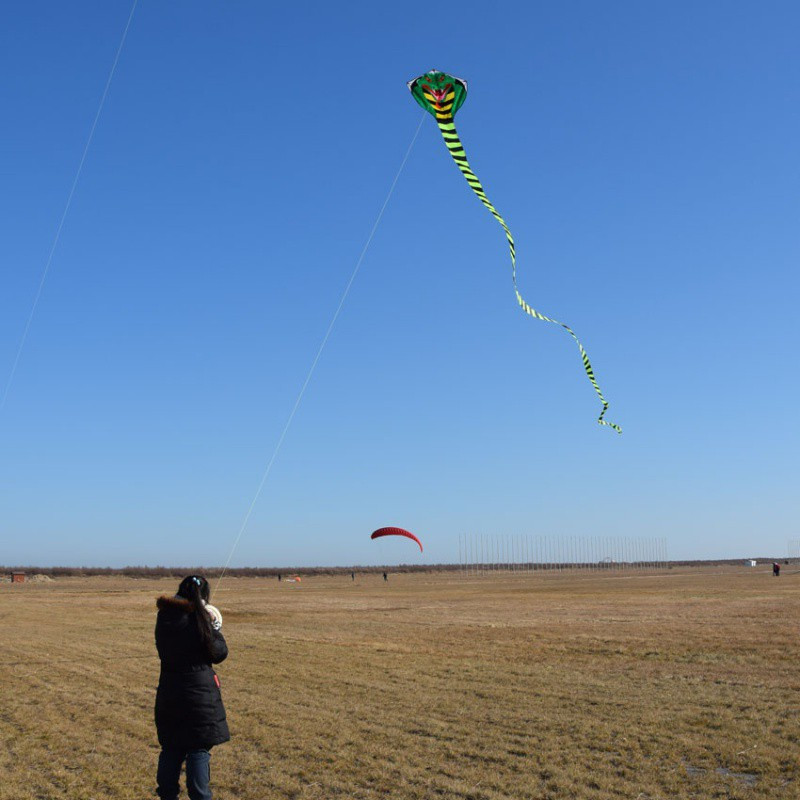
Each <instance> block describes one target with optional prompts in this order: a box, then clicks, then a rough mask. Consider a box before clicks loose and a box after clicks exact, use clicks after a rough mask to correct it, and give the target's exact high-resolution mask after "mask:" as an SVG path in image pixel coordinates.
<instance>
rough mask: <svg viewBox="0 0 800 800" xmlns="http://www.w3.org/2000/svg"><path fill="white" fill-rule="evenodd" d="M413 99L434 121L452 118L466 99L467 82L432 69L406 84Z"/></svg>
mask: <svg viewBox="0 0 800 800" xmlns="http://www.w3.org/2000/svg"><path fill="white" fill-rule="evenodd" d="M408 88H409V89H410V90H411V94H412V95H414V99H415V100H416V101H417V102H418V103H419V104H420V105H421V106H422V107H423V108H424V109H425V110H426V111H428V112H429V113H431V114H433V116H434V117H436V119H447V118H449V117H454V116H455V115H456V111H458V109H459V108H461V106H462V105H463V104H464V101H465V100H466V99H467V82H466V81H464V80H461V78H454V77H453V76H452V75H448V74H447V73H446V72H439V70H437V69H432V70H431V71H430V72H426V73H425V74H424V75H420V76H419V78H414V80H413V81H409V82H408Z"/></svg>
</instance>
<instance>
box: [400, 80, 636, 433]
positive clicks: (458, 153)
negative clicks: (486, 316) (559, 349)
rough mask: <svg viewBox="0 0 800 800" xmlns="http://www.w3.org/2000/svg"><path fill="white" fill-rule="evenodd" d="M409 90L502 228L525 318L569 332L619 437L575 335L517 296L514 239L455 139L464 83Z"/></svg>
mask: <svg viewBox="0 0 800 800" xmlns="http://www.w3.org/2000/svg"><path fill="white" fill-rule="evenodd" d="M408 88H409V89H410V90H411V94H412V95H413V96H414V99H415V100H416V101H417V102H418V103H419V104H420V105H421V106H422V107H423V108H424V109H425V110H426V111H428V112H430V113H431V114H432V115H433V117H434V119H435V120H436V124H437V125H438V126H439V130H440V131H441V132H442V137H443V138H444V143H445V144H446V145H447V149H448V150H449V151H450V155H451V156H452V157H453V160H454V161H455V162H456V166H457V167H458V168H459V169H460V170H461V173H462V174H463V176H464V177H465V178H466V179H467V183H468V184H469V185H470V187H471V188H472V191H473V192H475V194H476V195H477V196H478V199H479V200H480V201H481V203H483V204H484V205H485V206H486V208H488V209H489V211H490V212H491V213H492V216H494V218H495V219H496V220H497V221H498V222H499V223H500V225H502V226H503V230H504V231H505V233H506V239H508V249H509V251H510V253H511V277H512V280H513V281H514V292H515V293H516V295H517V302H518V303H519V305H520V307H521V308H522V310H523V311H524V312H525V313H526V314H529V315H530V316H532V317H535V318H536V319H541V320H544V321H545V322H554V323H555V324H556V325H560V326H561V327H562V328H564V329H566V330H567V331H568V332H569V334H570V336H572V338H573V339H574V340H575V342H576V343H577V345H578V349H579V350H580V352H581V359H582V360H583V368H584V370H586V375H587V377H588V378H589V380H590V381H591V382H592V386H594V390H595V391H596V392H597V396H598V397H599V398H600V402H601V403H602V404H603V410H602V411H601V412H600V416H599V417H598V419H597V421H598V422H599V423H600V424H601V425H608V427H610V428H613V429H614V430H615V431H616V432H617V433H622V428H620V426H619V425H616V424H615V423H613V422H608V421H606V420H605V419H603V417H604V416H605V413H606V411H607V409H608V401H607V400H606V399H605V397H603V393H602V392H601V391H600V387H599V386H598V384H597V381H596V380H595V377H594V371H593V370H592V365H591V363H589V356H588V355H586V350H584V349H583V345H582V344H581V343H580V340H579V339H578V337H577V336H576V335H575V332H574V331H573V330H572V328H570V327H569V325H565V324H564V323H563V322H559V321H558V320H556V319H551V318H550V317H546V316H545V315H544V314H541V313H540V312H538V311H537V310H536V309H535V308H532V307H531V306H530V305H529V304H528V303H527V302H526V301H525V299H524V298H523V297H522V295H521V294H520V293H519V289H518V288H517V261H516V256H515V254H514V239H513V238H512V236H511V231H510V230H509V229H508V225H506V223H505V220H504V219H503V218H502V217H501V216H500V214H499V213H498V212H497V209H496V208H495V207H494V206H493V205H492V204H491V203H490V202H489V198H488V197H487V196H486V192H484V190H483V186H481V182H480V181H479V180H478V178H477V177H476V176H475V173H474V172H473V171H472V170H471V169H470V166H469V162H468V161H467V154H466V153H465V152H464V146H463V145H462V144H461V140H460V139H459V138H458V133H457V132H456V126H455V122H454V121H453V118H454V117H455V115H456V112H457V111H458V109H459V108H461V106H462V105H463V104H464V100H466V99H467V82H466V81H464V80H461V78H455V77H453V76H452V75H447V74H446V73H444V72H439V71H438V70H435V69H432V70H431V71H430V72H426V73H425V74H424V75H420V76H419V78H414V80H413V81H409V82H408Z"/></svg>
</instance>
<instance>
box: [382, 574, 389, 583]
mask: <svg viewBox="0 0 800 800" xmlns="http://www.w3.org/2000/svg"><path fill="white" fill-rule="evenodd" d="M383 579H384V580H385V581H388V580H389V576H388V575H387V574H386V573H385V572H384V573H383Z"/></svg>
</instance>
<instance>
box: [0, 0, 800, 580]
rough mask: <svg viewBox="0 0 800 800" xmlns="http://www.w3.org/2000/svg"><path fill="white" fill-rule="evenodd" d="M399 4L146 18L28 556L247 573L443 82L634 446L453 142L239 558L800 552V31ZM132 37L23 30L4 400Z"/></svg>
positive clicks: (19, 446) (14, 416) (628, 13)
mask: <svg viewBox="0 0 800 800" xmlns="http://www.w3.org/2000/svg"><path fill="white" fill-rule="evenodd" d="M376 8H377V7H376V6H375V4H372V3H369V4H368V3H360V2H359V3H337V4H329V3H322V2H319V3H295V4H282V5H281V6H280V7H278V6H277V4H265V3H260V2H235V3H222V2H197V0H192V2H189V1H188V0H185V1H184V0H174V2H170V3H154V2H151V0H140V2H139V4H138V6H137V8H136V11H135V14H134V17H133V21H132V23H131V26H130V30H129V33H128V38H127V41H126V43H125V47H124V50H123V52H122V55H121V57H120V60H119V64H118V66H117V70H116V73H115V76H114V80H113V82H112V85H111V88H110V91H109V93H108V97H107V99H106V103H105V106H104V108H103V112H102V115H101V117H100V119H99V122H98V125H97V128H96V130H95V134H94V138H93V141H92V144H91V147H90V149H89V152H88V155H87V158H86V161H85V164H84V167H83V171H82V173H81V176H80V180H79V183H78V185H77V188H76V191H75V194H74V197H73V200H72V205H71V207H70V210H69V213H68V215H67V218H66V221H65V224H64V227H63V231H62V234H61V237H60V241H59V243H58V246H57V248H56V251H55V253H54V257H53V260H52V263H51V267H50V272H49V274H48V278H47V282H46V284H45V287H44V291H43V293H42V296H41V300H40V302H39V305H38V308H37V310H36V315H35V317H34V320H33V324H32V326H31V329H30V333H29V336H28V339H27V341H26V344H25V347H24V349H23V351H22V354H21V358H20V361H19V367H18V369H17V372H16V374H15V376H14V380H13V383H12V385H11V389H10V391H9V395H8V399H7V402H6V404H5V407H4V408H3V410H2V412H0V538H2V541H3V545H2V552H0V562H4V563H7V564H11V563H26V564H30V563H35V564H41V565H48V564H87V565H95V564H96V565H106V564H111V565H124V564H153V565H154V564H220V563H224V562H225V560H226V559H227V557H228V553H229V550H230V547H231V545H232V544H233V540H234V539H235V537H236V534H237V533H238V531H239V528H240V526H241V523H242V519H243V517H244V515H245V512H246V511H247V508H248V506H249V504H250V502H251V500H252V499H253V496H254V494H255V491H256V488H257V486H258V483H259V481H260V479H261V476H262V474H263V472H264V469H265V467H266V464H267V462H268V460H269V458H270V456H271V454H272V452H273V450H274V448H275V445H276V442H277V441H278V438H279V437H280V434H281V431H282V429H283V426H284V425H285V423H286V420H287V417H288V415H289V413H290V411H291V409H292V406H293V404H294V401H295V398H296V397H297V393H298V391H299V389H300V387H301V385H302V383H303V380H304V378H305V376H306V374H307V371H308V369H309V366H310V365H311V362H312V360H313V358H314V355H315V353H316V350H317V348H318V346H319V343H320V341H321V339H322V336H323V335H324V333H325V330H326V328H327V326H328V323H329V321H330V319H331V316H332V314H333V312H334V310H335V308H336V305H337V303H338V302H339V298H340V296H341V293H342V291H343V290H344V287H345V285H346V284H347V281H348V279H349V277H350V275H351V273H352V271H353V268H354V266H355V264H356V261H357V259H358V255H359V253H360V252H361V248H362V247H363V245H364V242H365V241H366V239H367V236H368V234H369V232H370V229H371V227H372V225H373V222H374V221H375V218H376V215H377V213H378V211H379V209H380V207H381V204H382V203H383V201H384V199H385V197H386V195H387V192H388V190H389V186H390V184H391V182H392V179H393V178H394V176H395V174H396V172H397V170H398V167H399V166H400V162H401V160H402V158H403V154H404V153H405V151H406V148H407V147H408V145H409V142H410V141H411V139H412V137H413V135H414V131H415V130H416V127H417V125H418V123H419V121H420V118H421V115H422V112H421V110H420V109H419V107H418V106H417V105H416V104H415V103H414V102H413V100H412V98H411V97H410V95H409V93H408V90H407V89H406V86H405V83H406V81H407V80H409V79H411V78H413V77H415V76H417V75H419V74H421V73H422V72H424V71H426V70H428V69H430V68H432V67H436V68H438V69H442V70H446V71H449V72H451V73H453V74H455V75H458V76H461V77H464V78H466V79H467V80H468V82H469V96H468V99H467V102H466V104H465V105H464V107H463V108H462V109H461V111H460V112H459V115H458V118H457V125H458V129H459V132H460V135H461V138H462V140H463V142H464V145H465V147H466V150H467V154H468V156H469V158H470V162H471V164H472V167H473V168H474V170H475V172H476V173H477V175H478V176H479V178H480V179H481V180H482V182H483V185H484V187H485V188H486V191H487V193H488V195H489V197H490V199H491V200H492V202H493V203H494V204H495V205H496V206H497V208H498V209H499V210H500V212H501V213H502V214H503V215H504V217H505V218H506V220H507V222H508V224H509V226H510V228H511V230H512V232H513V234H514V237H515V240H516V243H517V253H518V267H519V283H520V288H521V290H522V293H523V295H525V297H526V298H527V299H528V300H529V301H530V302H531V304H532V305H533V306H534V307H536V308H537V309H539V310H540V311H542V312H543V313H545V314H548V315H550V316H553V317H556V318H557V319H561V320H563V321H564V322H567V323H568V324H570V325H571V326H572V327H573V328H574V329H575V331H576V332H577V334H578V335H579V336H580V338H581V339H582V341H583V342H584V344H585V346H586V348H587V350H588V352H589V355H590V357H591V359H592V363H593V365H594V368H595V372H596V374H597V377H598V379H599V381H600V384H601V386H602V388H603V390H604V392H605V394H606V396H607V398H608V399H609V400H610V402H611V409H610V411H609V418H610V419H612V420H614V421H616V422H618V423H619V424H621V425H622V426H623V429H624V433H623V434H622V435H621V436H617V435H616V434H614V433H613V432H612V431H610V430H609V429H605V428H601V427H600V426H598V425H597V424H596V423H595V418H596V417H597V414H598V413H599V403H598V402H597V398H596V396H595V395H594V392H593V391H592V388H591V386H590V384H589V383H588V381H587V380H586V378H585V375H584V373H583V370H582V368H581V364H580V359H579V356H578V353H577V349H576V348H575V346H574V344H573V342H572V340H571V339H570V337H569V336H568V335H567V334H566V333H565V332H564V331H562V330H559V329H558V328H557V327H556V326H551V325H547V324H545V323H541V322H536V321H533V320H531V319H530V318H528V317H526V316H525V315H524V314H522V313H521V312H520V311H519V309H518V307H517V305H516V302H515V299H514V294H513V290H512V286H511V277H510V268H509V263H508V254H507V250H506V246H505V239H504V236H503V233H502V231H501V229H500V228H499V226H498V225H497V224H496V222H495V221H494V220H493V219H492V217H491V216H490V215H489V214H488V213H487V212H486V210H485V209H484V208H483V207H482V206H481V205H480V203H479V202H478V201H477V199H476V198H475V197H474V195H473V194H472V193H471V192H470V190H469V188H468V187H467V185H466V183H465V181H464V179H463V177H462V176H461V175H460V173H459V172H458V170H457V169H456V167H455V165H454V164H453V163H452V161H451V159H450V158H449V156H448V154H447V151H446V149H445V147H444V145H443V144H442V141H441V137H440V135H439V133H438V131H437V129H436V126H435V124H434V122H433V120H432V119H430V118H429V119H426V120H425V122H424V124H423V127H422V130H421V132H420V134H419V138H418V139H417V141H416V144H415V146H414V149H413V151H412V153H411V156H410V158H409V160H408V163H407V165H406V167H405V169H404V171H403V173H402V175H401V177H400V180H399V181H398V184H397V187H396V189H395V192H394V194H393V196H392V198H391V201H390V203H389V205H388V207H387V209H386V213H385V216H384V217H383V220H382V222H381V225H380V227H379V228H378V230H377V233H376V235H375V238H374V240H373V242H372V245H371V247H370V249H369V251H368V253H367V256H366V258H365V260H364V262H363V265H362V267H361V271H360V272H359V274H358V276H357V278H356V281H355V283H354V284H353V287H352V290H351V292H350V294H349V297H348V299H347V302H346V304H345V306H344V308H343V311H342V313H341V315H340V317H339V319H338V321H337V323H336V326H335V327H334V330H333V333H332V335H331V338H330V340H329V342H328V344H327V347H326V349H325V351H324V353H323V355H322V358H321V359H320V362H319V364H318V367H317V369H316V371H315V372H314V375H313V377H312V380H311V382H310V383H309V386H308V389H307V391H306V394H305V396H304V398H303V401H302V404H301V406H300V408H299V410H298V412H297V415H296V416H295V418H294V421H293V424H292V426H291V428H290V430H289V432H288V434H287V436H286V439H285V441H284V444H283V447H282V449H281V452H280V453H279V455H278V457H277V459H276V461H275V464H274V467H273V469H272V472H271V474H270V476H269V480H268V482H267V483H266V485H265V488H264V491H263V493H262V495H261V496H260V498H259V500H258V502H257V504H256V506H255V508H254V511H253V514H252V516H251V518H250V520H249V523H248V526H247V528H246V529H245V531H244V534H243V535H242V538H241V541H240V544H239V547H238V549H237V551H236V553H235V554H234V557H233V560H232V563H233V564H234V565H287V564H293V565H312V564H351V563H363V564H367V563H375V562H378V561H384V560H386V561H398V562H399V561H404V560H406V561H410V562H412V563H416V562H418V561H426V562H440V561H453V560H455V559H456V557H457V540H458V535H459V534H461V533H466V532H481V533H484V534H528V535H531V536H534V535H549V536H558V535H564V536H567V535H569V536H577V535H582V536H592V535H597V536H665V537H667V538H668V541H669V554H670V556H671V557H673V558H706V557H709V558H710V557H739V556H741V557H745V556H749V555H751V554H755V555H762V554H765V555H782V554H784V553H785V552H786V546H787V540H788V539H793V538H800V525H799V524H798V522H797V519H798V510H799V509H798V499H797V498H798V492H797V485H798V478H799V477H800V476H799V475H798V459H797V445H798V424H797V416H796V412H795V406H796V403H797V397H798V394H800V392H799V391H798V390H800V381H799V380H798V373H797V370H796V368H795V365H794V363H793V351H794V346H793V345H794V341H795V338H796V325H797V322H796V310H795V306H796V302H797V297H798V293H800V279H798V274H797V263H798V257H799V256H800V226H798V194H797V187H798V179H800V167H799V166H798V156H797V142H798V141H800V55H799V54H798V49H797V38H798V30H800V7H798V6H797V4H795V3H792V2H769V3H766V4H754V3H737V2H729V3H725V4H719V3H689V2H671V3H640V2H615V3H610V4H598V3H594V2H567V3H558V4H553V3H521V2H520V3H504V4H501V5H500V6H497V7H493V6H492V5H491V4H487V3H484V2H481V3H472V2H467V3H463V4H461V5H460V6H458V7H457V11H458V13H455V14H454V13H452V11H451V10H450V7H441V8H433V7H432V8H431V10H430V13H428V12H427V11H426V10H425V8H424V7H415V6H410V5H408V4H396V5H395V6H394V7H388V6H385V7H384V6H382V7H380V12H379V13H376ZM130 10H131V3H128V2H110V1H104V2H102V3H101V2H93V3H88V2H87V3H76V4H71V5H69V6H66V5H64V4H62V3H55V2H31V3H26V4H17V5H16V6H14V7H11V8H8V9H6V11H5V18H4V23H5V24H4V25H3V26H2V28H1V29H0V64H1V65H2V73H3V74H4V75H5V76H6V80H5V81H4V85H3V106H4V117H5V120H6V123H5V124H4V126H3V144H4V146H3V148H2V152H1V153H0V169H2V176H3V182H2V183H3V190H2V192H0V383H2V385H3V386H4V385H5V382H6V380H7V377H8V375H9V373H10V370H11V366H12V364H13V361H14V357H15V354H16V352H17V348H18V347H19V343H20V337H21V336H22V332H23V329H24V326H25V321H26V319H27V316H28V314H29V312H30V308H31V304H32V302H33V298H34V296H35V294H36V288H37V286H38V284H39V281H40V279H41V275H42V270H43V269H44V266H45V263H46V261H47V256H48V252H49V250H50V247H51V245H52V243H53V237H54V235H55V232H56V228H57V226H58V222H59V219H60V217H61V215H62V213H63V211H64V207H65V203H66V200H67V196H68V193H69V189H70V186H71V184H72V181H73V179H74V177H75V174H76V170H77V168H78V164H79V161H80V157H81V153H82V152H83V148H84V146H85V144H86V141H87V136H88V134H89V130H90V128H91V124H92V120H93V119H94V115H95V113H96V111H97V108H98V104H99V102H100V98H101V96H102V93H103V88H104V86H105V82H106V80H107V77H108V73H109V70H110V68H111V64H112V63H113V60H114V56H115V53H116V50H117V47H118V45H119V41H120V37H121V35H122V31H123V29H124V27H125V24H126V21H127V19H128V15H129V13H130ZM723 12H724V13H723ZM384 525H399V526H403V527H406V528H409V529H411V530H414V531H415V532H416V533H417V534H418V535H419V536H420V537H421V538H422V539H423V540H424V542H425V544H426V552H425V555H424V557H421V556H419V555H418V554H416V553H415V552H414V550H413V549H412V550H408V549H407V548H406V547H403V546H402V544H401V543H394V542H392V543H385V542H384V543H381V544H380V545H379V543H376V542H370V541H369V538H368V536H369V533H370V532H371V531H372V530H373V529H375V528H377V527H380V526H384ZM407 544H408V543H407ZM378 547H380V550H379V549H378Z"/></svg>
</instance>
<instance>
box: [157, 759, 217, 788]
mask: <svg viewBox="0 0 800 800" xmlns="http://www.w3.org/2000/svg"><path fill="white" fill-rule="evenodd" d="M184 761H186V791H188V792H189V800H211V789H210V788H209V785H208V784H209V781H210V780H211V765H210V762H211V753H209V752H208V750H190V751H189V752H188V753H186V752H184V751H183V750H168V749H167V748H164V749H162V750H161V755H160V756H159V757H158V773H157V774H156V780H157V781H158V789H157V790H156V791H157V793H158V796H159V797H160V798H161V800H178V795H179V794H180V791H181V787H180V784H179V783H178V781H179V779H180V777H181V767H182V766H183V762H184Z"/></svg>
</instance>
